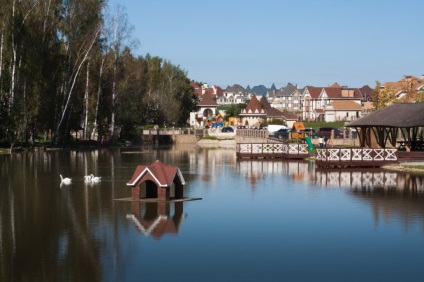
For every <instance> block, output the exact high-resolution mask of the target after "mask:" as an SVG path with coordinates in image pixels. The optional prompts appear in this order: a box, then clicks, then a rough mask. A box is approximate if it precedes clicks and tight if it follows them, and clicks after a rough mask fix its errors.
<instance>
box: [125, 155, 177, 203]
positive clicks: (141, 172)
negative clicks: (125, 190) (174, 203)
mask: <svg viewBox="0 0 424 282" xmlns="http://www.w3.org/2000/svg"><path fill="white" fill-rule="evenodd" d="M184 185H185V180H184V178H183V175H182V173H181V171H180V169H179V168H178V167H176V166H168V165H165V164H164V163H162V162H161V161H159V160H157V161H155V162H154V163H153V164H152V165H149V166H146V165H139V166H137V168H136V170H135V172H134V174H133V176H132V178H131V180H130V181H129V182H128V183H127V186H131V187H132V188H131V197H132V199H133V200H138V199H141V198H147V199H157V200H159V201H169V200H171V198H173V199H182V198H183V189H184ZM171 190H173V191H171ZM171 192H174V195H172V194H171Z"/></svg>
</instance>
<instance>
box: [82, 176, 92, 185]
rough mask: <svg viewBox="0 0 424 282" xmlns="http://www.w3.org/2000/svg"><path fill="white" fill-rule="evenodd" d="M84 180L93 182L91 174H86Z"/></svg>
mask: <svg viewBox="0 0 424 282" xmlns="http://www.w3.org/2000/svg"><path fill="white" fill-rule="evenodd" d="M84 182H86V183H87V182H91V175H86V176H84Z"/></svg>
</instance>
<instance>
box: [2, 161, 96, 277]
mask: <svg viewBox="0 0 424 282" xmlns="http://www.w3.org/2000/svg"><path fill="white" fill-rule="evenodd" d="M12 158H15V160H14V161H13V162H11V164H10V167H9V168H8V170H9V171H8V172H6V173H5V172H4V171H3V172H0V173H1V178H2V182H3V183H2V187H0V199H1V201H0V281H12V280H18V281H20V280H28V281H33V280H37V281H60V280H69V281H78V280H81V281H86V280H89V281H101V280H102V279H101V275H102V269H101V266H100V264H101V261H100V259H99V257H100V246H99V245H98V244H94V243H93V242H95V241H96V238H95V236H96V235H95V234H96V232H95V231H94V230H93V228H95V227H94V226H97V227H99V225H94V224H93V221H97V220H98V218H97V220H96V217H95V218H92V217H91V214H98V215H99V214H100V212H99V210H98V209H99V205H98V204H97V203H98V202H99V201H101V200H100V199H99V197H100V194H98V193H96V191H97V190H95V189H91V190H90V189H88V190H85V189H84V187H78V185H72V186H70V187H66V186H64V188H62V189H60V188H59V182H60V180H59V179H58V181H57V182H56V183H52V180H51V176H50V175H49V177H50V178H49V179H47V178H46V179H41V180H40V181H34V179H36V178H37V177H40V178H45V177H46V176H45V174H44V173H45V172H44V171H43V172H42V173H40V172H39V171H42V168H43V167H40V166H39V164H37V162H41V163H44V166H46V167H47V170H49V171H50V167H54V166H57V167H60V164H58V163H56V161H57V160H56V161H55V160H54V158H51V156H50V155H49V154H38V153H34V154H22V155H13V156H12ZM2 164H4V162H3V163H2ZM0 167H3V166H2V165H0ZM54 184H55V185H54ZM3 185H5V186H3ZM73 188H74V189H73ZM81 188H82V189H81ZM100 229H101V228H100ZM97 235H98V234H97ZM75 269H78V271H75Z"/></svg>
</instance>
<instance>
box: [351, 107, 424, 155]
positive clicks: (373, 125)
mask: <svg viewBox="0 0 424 282" xmlns="http://www.w3.org/2000/svg"><path fill="white" fill-rule="evenodd" d="M346 127H352V128H355V129H356V130H357V132H358V136H359V142H360V146H361V147H370V148H373V147H375V146H376V144H377V145H378V146H379V147H380V148H386V146H387V145H389V146H390V145H391V146H393V147H397V144H401V145H402V144H403V145H404V146H405V147H406V150H408V151H409V150H411V151H414V150H418V151H419V150H423V127H424V103H396V104H392V105H390V106H388V107H386V108H384V109H381V110H379V111H377V112H374V113H371V114H369V115H367V116H364V117H362V118H359V119H357V120H354V121H352V122H350V123H348V124H347V125H346ZM398 138H400V139H398ZM374 142H375V143H376V144H374Z"/></svg>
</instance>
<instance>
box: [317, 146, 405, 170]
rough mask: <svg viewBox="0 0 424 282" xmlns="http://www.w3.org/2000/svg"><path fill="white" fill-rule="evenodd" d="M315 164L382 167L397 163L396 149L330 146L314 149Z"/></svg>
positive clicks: (327, 166) (337, 166) (342, 166)
mask: <svg viewBox="0 0 424 282" xmlns="http://www.w3.org/2000/svg"><path fill="white" fill-rule="evenodd" d="M316 152H317V156H316V158H315V164H316V165H317V166H318V167H322V168H344V167H382V166H386V165H390V164H397V163H398V157H397V154H396V152H397V149H372V148H330V149H316Z"/></svg>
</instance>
